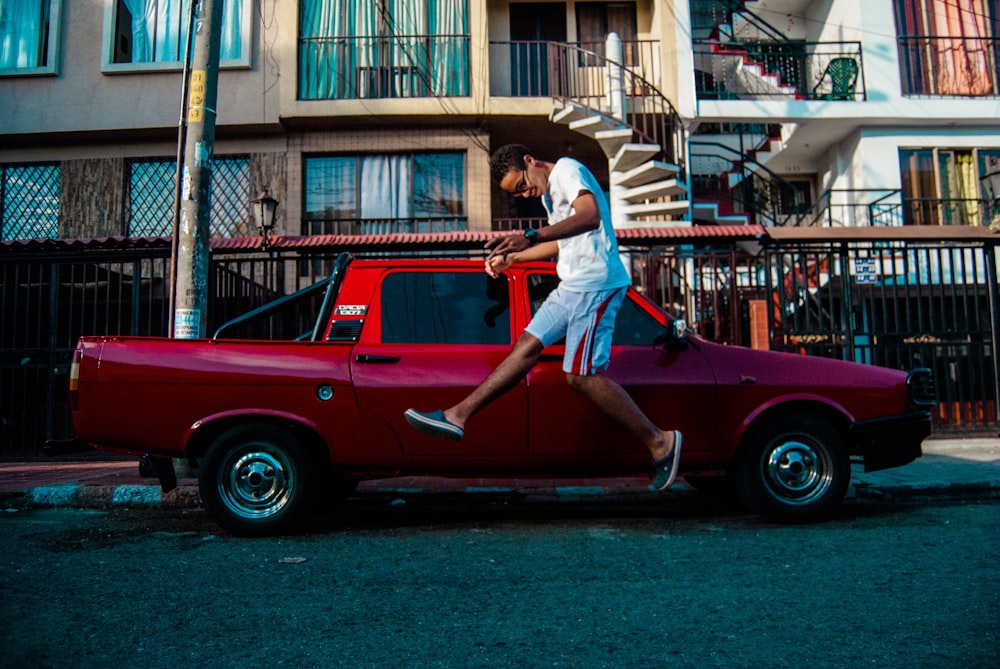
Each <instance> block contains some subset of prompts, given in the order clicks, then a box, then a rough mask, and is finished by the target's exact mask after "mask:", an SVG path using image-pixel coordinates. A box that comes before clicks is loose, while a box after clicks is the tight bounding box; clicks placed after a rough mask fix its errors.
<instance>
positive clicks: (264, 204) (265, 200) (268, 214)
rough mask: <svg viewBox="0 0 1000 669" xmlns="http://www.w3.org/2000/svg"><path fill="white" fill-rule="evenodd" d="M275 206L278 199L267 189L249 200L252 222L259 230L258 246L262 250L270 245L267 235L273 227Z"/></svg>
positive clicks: (276, 206)
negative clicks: (259, 239)
mask: <svg viewBox="0 0 1000 669" xmlns="http://www.w3.org/2000/svg"><path fill="white" fill-rule="evenodd" d="M277 208H278V201H277V200H275V199H274V198H273V197H271V196H270V194H269V193H268V192H267V189H264V192H263V193H261V194H260V195H258V196H257V197H255V198H254V199H252V200H250V211H252V212H253V219H254V223H256V224H257V229H258V230H260V235H261V242H260V248H261V250H262V251H266V250H267V249H268V247H270V246H271V242H270V240H268V238H267V236H268V234H270V232H271V230H272V229H274V211H275V210H276V209H277Z"/></svg>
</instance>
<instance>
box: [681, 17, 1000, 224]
mask: <svg viewBox="0 0 1000 669" xmlns="http://www.w3.org/2000/svg"><path fill="white" fill-rule="evenodd" d="M685 18H688V17H685ZM689 20H690V23H689V24H688V27H689V29H688V30H686V29H684V27H683V20H682V21H681V24H682V26H681V30H680V32H679V33H678V39H679V40H683V39H686V38H687V36H690V41H689V42H688V43H687V44H685V45H684V46H683V47H681V46H680V45H679V46H678V52H679V53H682V54H684V56H683V58H682V60H687V58H688V54H690V60H687V62H682V63H680V67H681V68H682V69H685V68H687V69H688V70H689V71H693V72H694V77H693V78H692V77H686V78H684V79H683V81H682V86H681V90H680V91H679V92H678V98H677V100H678V107H679V109H680V110H681V113H682V115H683V116H684V117H685V120H686V121H687V122H688V123H687V127H688V129H689V131H690V133H691V135H690V165H691V178H692V182H693V190H694V192H695V193H696V197H695V204H694V212H693V218H694V219H695V221H700V222H711V221H724V220H735V221H741V220H748V219H749V220H751V221H754V222H759V223H761V224H764V225H783V226H789V225H794V226H816V225H823V226H868V225H872V226H884V225H891V226H900V225H904V226H908V225H966V226H978V225H983V224H986V225H989V224H990V223H991V222H992V221H993V220H994V217H995V215H996V213H997V212H995V211H994V210H993V205H994V201H995V199H996V197H997V195H998V191H1000V187H998V185H997V183H996V175H997V174H998V167H1000V123H998V119H1000V60H998V48H997V47H998V45H1000V4H998V3H997V2H996V0H814V1H811V0H756V1H753V0H747V1H746V2H741V1H739V0H691V15H690V17H689ZM688 45H690V48H688ZM990 175H993V180H992V181H991V179H990Z"/></svg>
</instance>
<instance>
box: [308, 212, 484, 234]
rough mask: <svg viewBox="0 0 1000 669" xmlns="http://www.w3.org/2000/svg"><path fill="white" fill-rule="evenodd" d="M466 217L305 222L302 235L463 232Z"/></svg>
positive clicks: (416, 217) (330, 219)
mask: <svg viewBox="0 0 1000 669" xmlns="http://www.w3.org/2000/svg"><path fill="white" fill-rule="evenodd" d="M468 227H469V220H468V218H467V217H465V216H435V217H429V216H427V217H424V216H411V217H405V218H325V219H311V220H305V221H303V222H302V234H303V235H389V234H395V233H399V232H416V233H428V232H461V231H463V230H467V229H468Z"/></svg>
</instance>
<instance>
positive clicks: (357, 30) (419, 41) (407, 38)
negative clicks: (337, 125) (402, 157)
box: [299, 0, 469, 100]
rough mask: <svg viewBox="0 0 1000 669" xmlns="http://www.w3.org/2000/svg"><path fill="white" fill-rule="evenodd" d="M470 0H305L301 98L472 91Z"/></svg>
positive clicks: (301, 19)
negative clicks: (470, 76)
mask: <svg viewBox="0 0 1000 669" xmlns="http://www.w3.org/2000/svg"><path fill="white" fill-rule="evenodd" d="M466 2H467V0H383V1H382V2H357V0H302V1H301V2H300V3H299V36H300V37H299V99H300V100H333V99H344V98H394V97H402V98H407V97H425V96H460V95H468V94H469V22H468V9H467V7H466Z"/></svg>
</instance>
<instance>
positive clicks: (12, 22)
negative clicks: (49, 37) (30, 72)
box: [0, 0, 49, 69]
mask: <svg viewBox="0 0 1000 669" xmlns="http://www.w3.org/2000/svg"><path fill="white" fill-rule="evenodd" d="M48 4H49V0H2V1H0V68H10V69H13V68H27V67H40V66H42V65H45V53H43V52H41V50H42V48H43V45H44V42H45V41H44V39H43V38H44V37H45V36H44V35H43V34H42V31H43V30H45V29H46V28H47V27H48V26H46V25H45V21H44V20H43V16H44V15H45V13H46V12H47V11H48Z"/></svg>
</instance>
